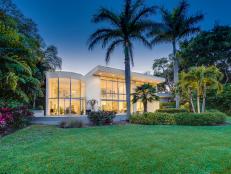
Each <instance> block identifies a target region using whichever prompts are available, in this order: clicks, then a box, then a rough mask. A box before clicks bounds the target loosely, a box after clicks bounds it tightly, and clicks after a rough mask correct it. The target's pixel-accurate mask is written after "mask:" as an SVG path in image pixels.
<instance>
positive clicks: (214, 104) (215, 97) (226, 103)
mask: <svg viewBox="0 0 231 174" xmlns="http://www.w3.org/2000/svg"><path fill="white" fill-rule="evenodd" d="M207 103H208V108H210V109H217V110H220V111H222V112H225V113H227V114H228V115H229V116H231V84H230V83H228V84H226V85H224V86H223V90H222V91H221V92H219V93H216V91H215V90H210V91H209V92H208V94H207Z"/></svg>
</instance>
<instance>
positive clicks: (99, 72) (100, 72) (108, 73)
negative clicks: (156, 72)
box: [46, 65, 165, 83]
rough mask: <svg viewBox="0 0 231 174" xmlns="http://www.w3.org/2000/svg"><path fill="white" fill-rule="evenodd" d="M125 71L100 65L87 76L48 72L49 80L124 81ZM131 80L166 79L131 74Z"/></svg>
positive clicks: (154, 81)
mask: <svg viewBox="0 0 231 174" xmlns="http://www.w3.org/2000/svg"><path fill="white" fill-rule="evenodd" d="M124 73H125V71H124V70H122V69H117V68H111V67H106V66H101V65H98V66H96V67H95V68H93V69H92V70H91V71H90V72H88V73H87V74H86V75H85V76H83V75H82V74H79V73H74V72H66V71H55V72H47V73H46V77H47V78H55V77H60V78H62V77H73V78H77V79H84V78H85V77H86V78H87V77H90V76H100V77H111V78H120V79H124V78H125V76H124ZM131 80H134V81H140V82H147V83H163V82H165V79H164V78H162V77H157V76H153V75H148V74H142V73H137V72H131Z"/></svg>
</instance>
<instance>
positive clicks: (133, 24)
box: [88, 0, 156, 116]
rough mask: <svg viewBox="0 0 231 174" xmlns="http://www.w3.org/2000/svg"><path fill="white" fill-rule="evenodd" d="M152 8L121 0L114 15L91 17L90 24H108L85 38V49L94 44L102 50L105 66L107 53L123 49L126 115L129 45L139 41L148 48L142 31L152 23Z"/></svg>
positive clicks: (102, 12) (103, 11)
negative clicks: (118, 8) (104, 52)
mask: <svg viewBox="0 0 231 174" xmlns="http://www.w3.org/2000/svg"><path fill="white" fill-rule="evenodd" d="M155 9H156V8H155V7H154V6H152V7H146V6H145V5H144V4H143V0H136V1H134V2H133V1H132V0H125V2H124V7H123V9H122V11H121V12H120V13H119V14H117V13H116V12H113V11H111V10H108V9H106V8H100V9H99V11H98V12H97V13H96V14H95V15H94V17H93V22H94V23H105V22H106V23H108V24H109V26H107V27H104V28H100V29H98V30H96V31H95V32H94V33H93V34H92V35H91V36H90V38H89V41H88V43H89V50H92V49H93V48H94V47H95V46H96V45H97V44H101V46H102V48H106V49H107V52H106V58H105V61H106V63H109V61H110V58H111V54H112V53H113V51H114V50H115V48H118V47H119V46H122V47H123V51H124V56H125V59H124V63H125V82H126V102H127V115H128V116H129V115H130V105H131V104H130V100H131V99H130V89H131V73H130V65H131V64H132V65H134V61H133V42H134V41H140V42H141V43H142V44H143V45H144V46H147V47H148V48H151V44H150V43H149V41H148V40H147V38H146V34H147V33H146V32H147V31H148V30H150V28H151V27H152V26H153V22H152V21H150V20H149V19H148V17H149V16H150V15H152V14H153V13H155Z"/></svg>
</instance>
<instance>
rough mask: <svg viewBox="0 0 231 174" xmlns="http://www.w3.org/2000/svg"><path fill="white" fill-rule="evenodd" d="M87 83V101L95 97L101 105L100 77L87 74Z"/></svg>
mask: <svg viewBox="0 0 231 174" xmlns="http://www.w3.org/2000/svg"><path fill="white" fill-rule="evenodd" d="M85 84H86V101H88V100H92V99H95V100H97V101H98V106H100V93H101V91H100V78H99V77H98V76H87V77H86V78H85Z"/></svg>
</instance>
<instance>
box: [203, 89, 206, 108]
mask: <svg viewBox="0 0 231 174" xmlns="http://www.w3.org/2000/svg"><path fill="white" fill-rule="evenodd" d="M205 103H206V85H204V89H203V103H202V112H205V111H206V109H205Z"/></svg>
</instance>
